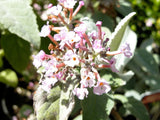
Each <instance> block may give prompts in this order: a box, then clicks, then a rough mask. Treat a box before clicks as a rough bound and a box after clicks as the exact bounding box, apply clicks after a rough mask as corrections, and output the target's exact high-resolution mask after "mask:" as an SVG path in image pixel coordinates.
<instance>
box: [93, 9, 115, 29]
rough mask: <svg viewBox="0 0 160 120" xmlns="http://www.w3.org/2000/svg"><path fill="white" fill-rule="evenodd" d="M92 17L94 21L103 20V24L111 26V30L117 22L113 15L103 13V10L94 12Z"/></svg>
mask: <svg viewBox="0 0 160 120" xmlns="http://www.w3.org/2000/svg"><path fill="white" fill-rule="evenodd" d="M92 18H93V19H94V22H97V21H102V26H105V27H107V28H109V30H110V31H113V28H114V26H115V24H114V20H113V19H112V18H111V17H109V16H107V15H106V14H103V13H102V12H99V11H96V12H95V13H94V14H93V16H92Z"/></svg>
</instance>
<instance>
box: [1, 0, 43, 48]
mask: <svg viewBox="0 0 160 120" xmlns="http://www.w3.org/2000/svg"><path fill="white" fill-rule="evenodd" d="M0 16H1V19H0V24H3V26H4V28H6V29H8V30H9V31H10V32H11V33H14V34H16V35H18V36H19V37H21V38H23V39H25V40H27V41H29V42H30V43H31V44H33V45H34V46H35V47H37V48H38V47H39V45H40V36H39V31H38V26H37V23H36V16H35V15H34V12H33V10H32V8H31V6H30V5H29V1H28V0H0Z"/></svg>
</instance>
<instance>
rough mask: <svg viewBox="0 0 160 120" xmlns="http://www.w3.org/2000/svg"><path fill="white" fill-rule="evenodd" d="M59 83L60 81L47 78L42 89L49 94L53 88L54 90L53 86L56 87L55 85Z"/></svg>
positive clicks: (43, 81)
mask: <svg viewBox="0 0 160 120" xmlns="http://www.w3.org/2000/svg"><path fill="white" fill-rule="evenodd" d="M57 81H58V80H57V78H55V77H47V78H45V80H42V85H41V87H42V89H43V90H44V91H46V92H47V93H49V92H50V90H51V88H52V86H54V84H55V83H56V82H57Z"/></svg>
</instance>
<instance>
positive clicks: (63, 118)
mask: <svg viewBox="0 0 160 120" xmlns="http://www.w3.org/2000/svg"><path fill="white" fill-rule="evenodd" d="M76 84H77V78H76V77H75V76H73V77H72V78H70V77H69V78H68V79H67V80H66V83H62V84H61V85H60V86H61V87H59V86H55V87H53V88H52V90H51V91H50V93H49V94H48V93H46V92H45V91H44V90H43V89H41V87H39V88H38V90H37V91H36V94H35V96H34V109H35V111H36V117H37V119H38V120H68V117H69V115H70V113H71V112H72V109H73V107H74V103H75V101H74V95H73V93H72V90H73V89H74V87H75V85H76Z"/></svg>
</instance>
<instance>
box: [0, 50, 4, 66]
mask: <svg viewBox="0 0 160 120" xmlns="http://www.w3.org/2000/svg"><path fill="white" fill-rule="evenodd" d="M3 56H4V50H3V49H0V67H2V66H3V60H2V58H3Z"/></svg>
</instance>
